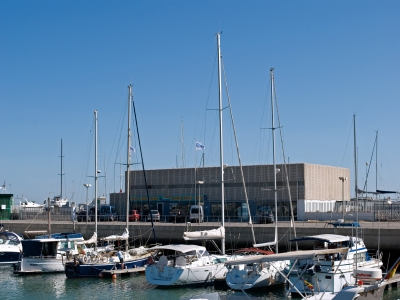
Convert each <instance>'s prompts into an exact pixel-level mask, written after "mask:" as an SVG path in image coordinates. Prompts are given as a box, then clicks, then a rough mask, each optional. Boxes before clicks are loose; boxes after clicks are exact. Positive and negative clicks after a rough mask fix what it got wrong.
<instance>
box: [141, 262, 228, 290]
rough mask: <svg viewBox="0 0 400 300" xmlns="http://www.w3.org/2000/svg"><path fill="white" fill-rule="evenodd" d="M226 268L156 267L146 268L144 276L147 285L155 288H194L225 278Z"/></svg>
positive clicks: (216, 265)
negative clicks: (155, 286)
mask: <svg viewBox="0 0 400 300" xmlns="http://www.w3.org/2000/svg"><path fill="white" fill-rule="evenodd" d="M226 272H227V268H226V267H225V265H224V264H222V263H221V264H214V265H206V266H195V267H190V266H183V267H176V266H158V265H157V264H154V265H149V266H147V267H146V270H145V274H146V280H147V282H148V283H150V284H153V285H157V286H189V285H191V286H195V285H205V284H212V283H213V282H214V279H215V278H220V277H223V276H225V274H226Z"/></svg>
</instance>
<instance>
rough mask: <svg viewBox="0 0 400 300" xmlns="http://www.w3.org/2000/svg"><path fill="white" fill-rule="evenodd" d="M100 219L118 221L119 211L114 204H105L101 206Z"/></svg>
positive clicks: (98, 214)
mask: <svg viewBox="0 0 400 300" xmlns="http://www.w3.org/2000/svg"><path fill="white" fill-rule="evenodd" d="M97 217H98V219H99V221H118V216H117V212H116V210H115V207H114V206H112V205H108V204H104V205H101V206H100V209H99V211H98V213H97Z"/></svg>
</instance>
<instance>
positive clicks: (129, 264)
mask: <svg viewBox="0 0 400 300" xmlns="http://www.w3.org/2000/svg"><path fill="white" fill-rule="evenodd" d="M147 260H148V257H143V258H139V259H132V260H128V261H124V267H125V269H133V268H140V267H144V266H145V265H146V264H147ZM115 269H116V270H118V269H121V264H120V263H117V262H108V263H89V264H82V263H79V262H78V261H77V262H76V263H75V262H67V263H66V264H65V266H64V270H63V271H64V272H65V275H66V276H67V277H68V278H83V277H99V276H100V274H101V272H102V271H110V270H115Z"/></svg>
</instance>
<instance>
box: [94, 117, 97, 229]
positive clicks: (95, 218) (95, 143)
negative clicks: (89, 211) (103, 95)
mask: <svg viewBox="0 0 400 300" xmlns="http://www.w3.org/2000/svg"><path fill="white" fill-rule="evenodd" d="M97 171H98V170H97V110H95V111H94V203H95V204H94V222H95V223H94V227H95V231H96V233H97V179H98V176H97Z"/></svg>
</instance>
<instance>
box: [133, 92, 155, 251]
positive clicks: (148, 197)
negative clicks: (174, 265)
mask: <svg viewBox="0 0 400 300" xmlns="http://www.w3.org/2000/svg"><path fill="white" fill-rule="evenodd" d="M131 101H132V106H133V113H134V116H135V124H136V134H137V138H138V143H139V149H140V158H141V161H142V169H143V177H144V184H145V185H146V194H147V204H148V205H149V209H151V206H150V196H149V189H148V186H147V178H146V171H145V168H144V161H143V153H142V145H141V143H140V135H139V126H138V122H137V116H136V108H135V101H134V100H133V97H132V99H131ZM128 185H129V183H128ZM128 188H129V186H128ZM151 227H152V229H153V236H154V240H155V243H156V244H157V238H156V232H155V230H154V223H153V218H151Z"/></svg>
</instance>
